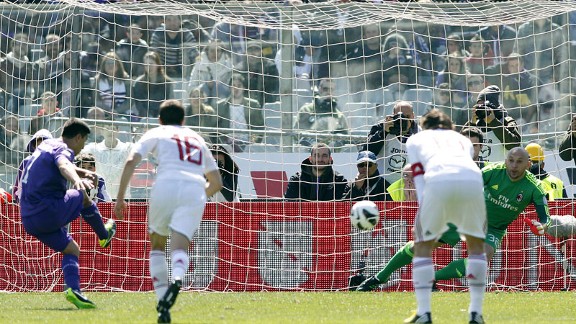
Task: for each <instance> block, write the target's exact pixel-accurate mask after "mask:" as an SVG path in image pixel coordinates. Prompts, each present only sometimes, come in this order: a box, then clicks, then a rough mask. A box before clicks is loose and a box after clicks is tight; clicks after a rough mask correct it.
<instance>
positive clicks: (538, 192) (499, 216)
mask: <svg viewBox="0 0 576 324" xmlns="http://www.w3.org/2000/svg"><path fill="white" fill-rule="evenodd" d="M482 177H483V178H484V198H485V200H486V212H487V220H488V227H489V228H494V229H499V230H506V228H507V227H508V225H510V223H512V222H513V221H514V220H515V219H516V218H518V215H520V213H522V212H523V211H524V209H525V208H526V206H528V205H529V204H531V203H532V204H534V207H535V208H536V212H537V213H538V218H539V220H540V222H541V223H542V224H546V223H547V222H548V220H549V215H550V212H549V211H548V202H547V201H546V195H545V193H544V190H543V189H542V187H541V186H540V182H539V180H538V179H537V178H536V177H535V176H534V175H533V174H532V173H530V172H528V171H526V174H525V175H524V177H523V178H522V179H520V180H518V181H512V180H510V177H508V174H507V173H506V164H505V163H504V162H501V163H494V164H490V165H488V166H486V167H484V168H483V169H482Z"/></svg>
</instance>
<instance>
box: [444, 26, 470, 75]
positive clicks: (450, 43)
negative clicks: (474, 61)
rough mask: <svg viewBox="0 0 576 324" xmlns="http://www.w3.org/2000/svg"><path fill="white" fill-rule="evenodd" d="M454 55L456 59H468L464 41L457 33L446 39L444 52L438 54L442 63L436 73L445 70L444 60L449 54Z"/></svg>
mask: <svg viewBox="0 0 576 324" xmlns="http://www.w3.org/2000/svg"><path fill="white" fill-rule="evenodd" d="M454 53H455V54H456V56H458V57H468V56H469V53H468V52H467V51H466V47H465V46H464V40H463V39H462V35H461V34H459V33H452V34H450V35H448V37H446V50H445V51H444V52H443V53H442V54H440V55H441V57H442V58H443V60H444V62H442V63H441V64H442V65H441V66H439V70H438V71H444V70H445V69H446V59H447V57H448V55H450V54H454Z"/></svg>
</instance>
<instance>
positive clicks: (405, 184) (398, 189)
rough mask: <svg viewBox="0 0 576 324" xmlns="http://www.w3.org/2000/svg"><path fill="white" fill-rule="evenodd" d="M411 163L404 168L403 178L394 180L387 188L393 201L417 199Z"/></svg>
mask: <svg viewBox="0 0 576 324" xmlns="http://www.w3.org/2000/svg"><path fill="white" fill-rule="evenodd" d="M411 166H412V165H411V164H410V163H408V164H406V166H405V167H404V168H403V169H402V178H400V179H398V180H396V181H394V182H393V183H392V184H390V186H389V187H388V189H387V190H386V191H387V192H388V193H389V194H390V197H391V199H392V200H393V201H417V200H418V198H417V197H416V187H415V186H414V177H413V176H412V169H411Z"/></svg>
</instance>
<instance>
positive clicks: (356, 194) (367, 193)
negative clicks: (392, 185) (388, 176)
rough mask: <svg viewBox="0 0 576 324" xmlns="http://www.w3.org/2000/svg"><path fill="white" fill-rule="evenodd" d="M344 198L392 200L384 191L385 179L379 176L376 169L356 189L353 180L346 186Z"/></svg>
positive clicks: (353, 199) (354, 199)
mask: <svg viewBox="0 0 576 324" xmlns="http://www.w3.org/2000/svg"><path fill="white" fill-rule="evenodd" d="M344 200H352V201H360V200H370V201H385V200H392V199H391V198H390V195H389V194H388V193H387V192H386V180H384V177H382V176H380V173H379V172H378V170H376V172H375V174H373V175H372V176H371V177H370V178H369V179H368V181H364V186H362V188H361V189H358V188H357V187H356V185H355V184H354V180H352V182H351V183H349V184H348V186H347V187H346V193H345V194H344Z"/></svg>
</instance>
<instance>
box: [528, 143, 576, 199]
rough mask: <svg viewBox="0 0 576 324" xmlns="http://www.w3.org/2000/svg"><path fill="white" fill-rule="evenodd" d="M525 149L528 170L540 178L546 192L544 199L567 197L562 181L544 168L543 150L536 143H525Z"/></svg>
mask: <svg viewBox="0 0 576 324" xmlns="http://www.w3.org/2000/svg"><path fill="white" fill-rule="evenodd" d="M526 151H527V152H528V155H530V162H531V165H530V172H531V173H532V174H533V175H535V176H536V178H538V180H540V184H541V185H542V189H543V190H544V192H545V193H546V199H548V200H549V201H554V200H556V199H561V198H568V195H567V194H566V189H565V188H564V182H562V180H560V179H559V178H557V177H555V176H553V175H551V174H549V173H548V172H546V170H544V167H545V165H546V164H545V163H544V150H543V149H542V147H541V146H540V145H538V144H536V143H530V144H528V145H526Z"/></svg>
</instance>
